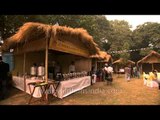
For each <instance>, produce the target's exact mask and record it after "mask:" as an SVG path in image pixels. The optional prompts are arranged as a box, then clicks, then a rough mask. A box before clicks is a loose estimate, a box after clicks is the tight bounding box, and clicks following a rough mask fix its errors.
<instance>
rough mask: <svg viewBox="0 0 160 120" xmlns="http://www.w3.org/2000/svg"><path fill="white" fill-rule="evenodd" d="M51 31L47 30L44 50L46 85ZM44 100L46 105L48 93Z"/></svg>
mask: <svg viewBox="0 0 160 120" xmlns="http://www.w3.org/2000/svg"><path fill="white" fill-rule="evenodd" d="M51 31H52V27H50V29H49V30H48V34H47V37H46V50H45V82H46V83H48V46H49V45H48V44H49V40H50V38H51ZM47 92H48V91H47ZM46 100H47V103H48V93H47V94H46Z"/></svg>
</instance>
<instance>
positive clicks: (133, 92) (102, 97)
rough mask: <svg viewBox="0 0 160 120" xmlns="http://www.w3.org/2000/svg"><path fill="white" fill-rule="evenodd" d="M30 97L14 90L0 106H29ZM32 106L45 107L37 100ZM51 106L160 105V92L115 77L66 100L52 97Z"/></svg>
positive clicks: (138, 83)
mask: <svg viewBox="0 0 160 120" xmlns="http://www.w3.org/2000/svg"><path fill="white" fill-rule="evenodd" d="M29 97H30V96H29V95H28V94H26V93H24V92H21V91H19V90H17V89H12V93H11V95H10V96H9V97H8V98H7V99H5V100H2V101H0V105H27V102H28V100H29ZM34 101H35V102H34ZM32 104H33V105H45V103H41V102H39V101H37V99H34V100H33V102H32ZM50 105H160V90H158V88H149V87H147V86H144V85H143V80H142V79H135V78H132V79H131V81H130V82H126V81H125V80H124V76H120V77H117V76H114V82H113V84H112V85H106V83H104V82H97V83H96V84H94V85H92V86H90V87H88V88H85V89H83V90H81V91H79V92H76V93H74V94H72V95H70V96H68V97H66V98H63V99H58V98H53V97H52V98H50Z"/></svg>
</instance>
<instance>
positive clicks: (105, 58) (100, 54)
mask: <svg viewBox="0 0 160 120" xmlns="http://www.w3.org/2000/svg"><path fill="white" fill-rule="evenodd" d="M91 58H97V59H103V61H105V62H108V61H109V59H111V55H109V54H108V53H107V52H104V51H99V52H98V54H95V55H92V56H91Z"/></svg>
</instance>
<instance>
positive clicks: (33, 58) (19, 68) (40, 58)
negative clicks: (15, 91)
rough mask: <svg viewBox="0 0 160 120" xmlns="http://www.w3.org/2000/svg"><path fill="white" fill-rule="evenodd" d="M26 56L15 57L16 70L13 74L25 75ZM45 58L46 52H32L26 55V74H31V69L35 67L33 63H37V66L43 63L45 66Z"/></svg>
mask: <svg viewBox="0 0 160 120" xmlns="http://www.w3.org/2000/svg"><path fill="white" fill-rule="evenodd" d="M23 57H24V54H20V55H15V56H14V61H15V65H14V69H13V72H12V74H13V75H17V72H18V73H19V74H20V75H22V74H23V61H24V59H23ZM44 60H45V56H44V52H42V51H39V52H30V53H26V72H27V73H28V74H30V67H31V66H32V65H33V63H36V64H37V65H40V64H41V63H43V64H44Z"/></svg>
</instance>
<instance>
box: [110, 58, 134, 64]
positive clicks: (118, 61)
mask: <svg viewBox="0 0 160 120" xmlns="http://www.w3.org/2000/svg"><path fill="white" fill-rule="evenodd" d="M123 62H124V59H123V58H120V59H118V60H116V61H114V62H113V64H121V63H123ZM126 64H135V62H134V61H131V60H127V63H126Z"/></svg>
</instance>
